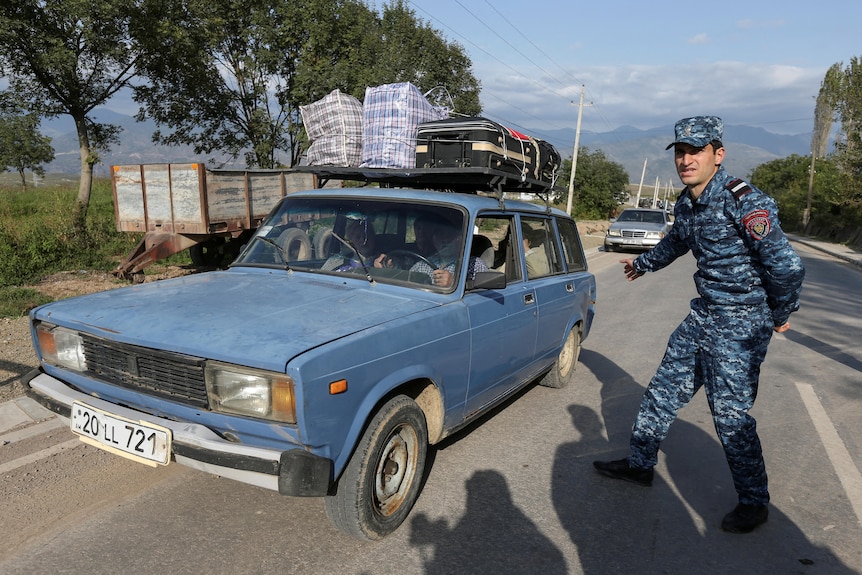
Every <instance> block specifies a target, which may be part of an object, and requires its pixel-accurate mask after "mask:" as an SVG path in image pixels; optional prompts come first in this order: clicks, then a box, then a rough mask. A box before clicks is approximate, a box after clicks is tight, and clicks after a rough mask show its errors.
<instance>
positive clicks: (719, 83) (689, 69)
mask: <svg viewBox="0 0 862 575" xmlns="http://www.w3.org/2000/svg"><path fill="white" fill-rule="evenodd" d="M825 72H826V70H825V69H823V70H821V69H819V68H802V67H797V66H788V65H776V64H761V65H758V64H749V63H744V62H736V61H723V62H711V63H704V64H685V65H679V66H671V65H662V66H646V65H640V66H635V65H628V66H606V67H588V68H580V69H579V70H578V71H577V76H578V78H580V79H582V81H583V82H584V83H585V85H586V101H587V102H588V103H590V102H591V103H592V104H593V106H591V108H588V109H585V111H584V125H583V127H584V129H589V130H593V131H598V132H604V131H609V130H612V129H615V128H617V127H619V126H621V125H631V126H635V127H637V128H641V129H648V128H655V127H660V126H663V125H668V124H672V122H674V121H675V120H676V119H678V118H680V117H684V116H686V115H696V114H717V115H720V116H722V117H724V119H725V122H726V123H728V124H746V125H752V126H761V127H764V128H766V129H768V130H770V131H773V132H779V133H804V132H807V131H809V130H810V129H811V120H810V118H812V116H813V111H814V97H815V96H816V95H817V92H818V90H819V88H820V82H821V81H822V79H823V75H824V74H825ZM482 77H483V82H482V85H483V91H482V103H483V105H484V108H485V113H486V114H488V115H490V116H492V117H495V118H497V119H501V120H504V121H508V122H510V123H513V124H516V125H519V126H521V127H530V128H533V129H534V130H552V129H557V128H573V127H574V126H575V124H576V121H577V106H573V105H572V102H573V101H574V102H577V100H578V98H579V97H580V88H581V87H580V84H574V83H571V84H570V85H568V86H565V87H563V86H559V87H556V86H550V87H546V86H544V85H543V84H542V82H541V81H539V80H537V79H536V80H530V79H529V76H527V75H524V76H520V77H516V76H515V75H513V74H499V75H497V74H494V73H493V71H485V72H484V73H483V74H482Z"/></svg>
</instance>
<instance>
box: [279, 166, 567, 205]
mask: <svg viewBox="0 0 862 575" xmlns="http://www.w3.org/2000/svg"><path fill="white" fill-rule="evenodd" d="M293 169H294V170H295V171H298V172H309V173H312V174H315V175H316V176H317V179H318V186H319V187H323V186H325V185H326V184H327V182H329V180H333V179H337V180H351V181H359V182H366V183H376V184H378V185H379V186H380V187H385V188H401V187H411V188H420V189H428V190H438V191H443V192H456V193H468V194H476V193H480V192H485V193H491V194H494V195H496V196H497V198H498V199H499V200H500V202H501V203H502V202H503V194H504V193H509V192H516V193H521V192H523V193H529V194H536V195H538V196H539V197H543V198H544V199H545V201H546V203H547V202H548V201H549V199H550V198H549V197H548V196H549V193H550V191H551V189H552V188H553V185H552V184H551V182H546V181H542V180H536V179H532V178H526V177H522V176H521V175H519V174H514V173H511V172H505V171H503V170H495V169H492V168H484V167H469V168H356V167H342V166H294V168H293Z"/></svg>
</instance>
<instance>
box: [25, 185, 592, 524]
mask: <svg viewBox="0 0 862 575" xmlns="http://www.w3.org/2000/svg"><path fill="white" fill-rule="evenodd" d="M372 171H373V170H372ZM485 171H486V172H487V170H485ZM492 175H493V174H492ZM364 177H367V173H366V175H365V176H364ZM452 177H455V176H452ZM405 179H406V180H407V181H408V182H409V181H410V177H409V174H408V175H407V176H405ZM417 187H421V186H417ZM438 187H440V188H444V186H438ZM498 189H502V188H498ZM595 300H596V284H595V279H594V277H593V275H592V274H591V273H590V272H589V271H588V270H587V262H586V259H585V257H584V252H583V249H582V247H581V244H580V240H579V236H578V232H577V228H576V225H575V222H574V221H573V220H572V218H570V217H569V216H568V215H566V214H565V213H564V212H562V211H559V210H556V209H551V208H549V207H547V206H544V205H536V204H533V203H527V202H522V201H516V200H511V199H508V198H507V199H504V195H503V193H502V192H500V193H499V194H496V195H494V194H488V193H463V192H460V191H459V192H450V191H429V190H427V189H411V188H409V187H403V186H402V187H386V186H385V185H384V186H382V187H379V188H376V187H364V188H321V189H313V190H308V191H302V192H297V193H293V194H290V195H288V196H286V197H285V198H283V199H282V200H281V201H280V203H278V205H276V207H275V208H274V209H273V210H272V212H271V213H270V215H269V216H268V217H267V219H266V220H265V221H264V222H263V224H262V225H261V226H260V227H259V228H258V229H257V231H256V233H255V235H254V236H253V237H252V239H251V240H250V241H249V242H248V243H247V244H246V246H245V247H244V249H243V251H242V252H241V253H240V255H239V257H238V258H237V259H236V260H235V261H234V262H233V263H232V265H230V267H229V268H228V269H225V270H219V271H210V272H206V273H199V274H193V275H189V276H185V277H181V278H175V279H169V280H163V281H158V282H152V283H146V284H141V285H133V286H128V287H124V288H120V289H116V290H111V291H108V292H103V293H97V294H92V295H87V296H83V297H78V298H72V299H68V300H64V301H58V302H54V303H51V304H48V305H45V306H42V307H39V308H36V309H35V310H33V311H32V312H31V322H32V336H33V342H34V346H35V349H36V352H37V355H38V357H39V360H40V362H41V363H40V368H39V369H38V370H36V371H34V372H32V373H31V374H29V375H28V377H27V380H28V384H29V391H28V393H29V394H30V395H31V396H33V397H35V398H36V399H38V400H39V401H41V402H42V403H43V404H45V405H47V406H48V407H50V408H51V409H53V410H54V411H56V412H57V413H59V414H60V415H61V416H63V417H66V418H68V419H69V424H70V427H71V429H72V431H73V432H75V433H76V434H78V435H79V436H80V437H81V438H82V439H83V440H85V441H87V442H89V443H91V444H93V445H96V446H97V447H100V448H103V449H107V450H109V451H112V452H113V453H116V454H118V455H121V456H124V457H128V458H131V459H134V460H136V461H139V462H141V463H146V464H149V465H153V466H156V465H167V464H171V463H179V464H183V465H187V466H189V467H192V468H194V469H198V470H200V471H204V472H209V473H213V474H217V475H219V476H223V477H227V478H231V479H234V480H237V481H241V482H245V483H249V484H253V485H256V486H260V487H263V488H267V489H271V490H275V491H278V492H279V493H281V494H284V495H289V496H320V497H324V498H325V509H326V513H327V515H328V517H329V518H330V520H331V521H332V522H333V523H334V524H335V525H336V526H337V527H338V528H340V529H341V530H343V531H345V532H346V533H349V534H351V535H353V536H354V537H357V538H360V539H379V538H381V537H384V536H385V535H387V534H388V533H390V532H392V531H393V530H395V529H396V528H397V527H398V526H399V525H400V524H401V523H402V522H403V521H404V519H405V518H406V516H407V515H408V513H409V512H410V509H411V507H412V506H413V504H414V502H415V501H416V499H417V497H418V495H419V490H420V486H421V483H422V476H423V473H424V472H425V464H426V454H427V452H428V449H429V446H431V445H434V444H435V443H437V442H439V441H441V440H442V439H444V438H445V437H447V436H449V435H450V434H452V433H453V432H455V431H456V430H458V429H460V428H462V427H464V426H465V425H467V424H469V423H470V422H471V421H473V420H475V419H476V418H477V417H478V416H480V415H482V414H484V413H486V412H487V411H488V410H489V409H491V408H492V407H493V406H495V405H497V404H498V403H500V402H501V401H503V400H504V399H506V398H507V397H509V396H511V395H512V394H513V393H515V392H516V391H517V390H519V389H521V388H522V387H523V386H525V385H527V384H530V383H532V382H535V381H538V382H539V383H541V384H543V385H547V386H550V387H563V386H565V385H567V384H568V383H569V382H570V381H571V379H572V376H573V373H574V372H575V367H576V363H577V360H578V353H579V350H580V347H581V342H582V341H583V340H584V339H585V338H586V337H587V335H588V334H589V332H590V326H591V324H592V320H593V315H594V306H595Z"/></svg>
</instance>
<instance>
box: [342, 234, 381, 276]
mask: <svg viewBox="0 0 862 575" xmlns="http://www.w3.org/2000/svg"><path fill="white" fill-rule="evenodd" d="M332 237H333V238H335V239H336V240H338V241H339V242H341V243H342V244H344V245H345V246H347V247H348V248H350V249H351V251H352V252H353V253H354V254H356V259H357V260H358V261H359V263H360V264H362V269H364V270H365V277H366V278H368V281H369V282H370V283H371V284H372V285H373V284H374V283H375V282H374V278H372V277H371V272H370V271H368V266H367V265H365V258H363V257H362V254H360V253H359V250H358V249H356V246H354V245H353V242H351V241H350V240H346V239H344V238H342V237H341V236H339V235H338V234H336V233H335V232H332Z"/></svg>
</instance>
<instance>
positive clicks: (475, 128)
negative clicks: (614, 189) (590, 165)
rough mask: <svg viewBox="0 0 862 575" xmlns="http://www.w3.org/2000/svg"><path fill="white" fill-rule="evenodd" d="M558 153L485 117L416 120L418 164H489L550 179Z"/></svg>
mask: <svg viewBox="0 0 862 575" xmlns="http://www.w3.org/2000/svg"><path fill="white" fill-rule="evenodd" d="M559 165H560V155H559V154H558V153H557V151H556V150H555V149H554V147H553V146H552V145H550V144H548V143H547V142H545V141H543V140H539V139H537V138H531V137H530V136H527V135H524V134H522V133H520V132H517V131H515V130H512V129H511V128H507V127H506V126H503V125H502V124H498V123H497V122H494V121H493V120H489V119H487V118H451V119H448V120H438V121H434V122H423V123H422V124H419V129H418V133H417V139H416V167H417V168H471V167H473V168H475V167H482V168H492V169H495V170H502V171H505V172H509V173H513V174H517V175H519V176H521V177H524V178H530V179H534V180H542V181H547V182H553V179H554V178H555V177H556V171H557V169H558V168H559Z"/></svg>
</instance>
